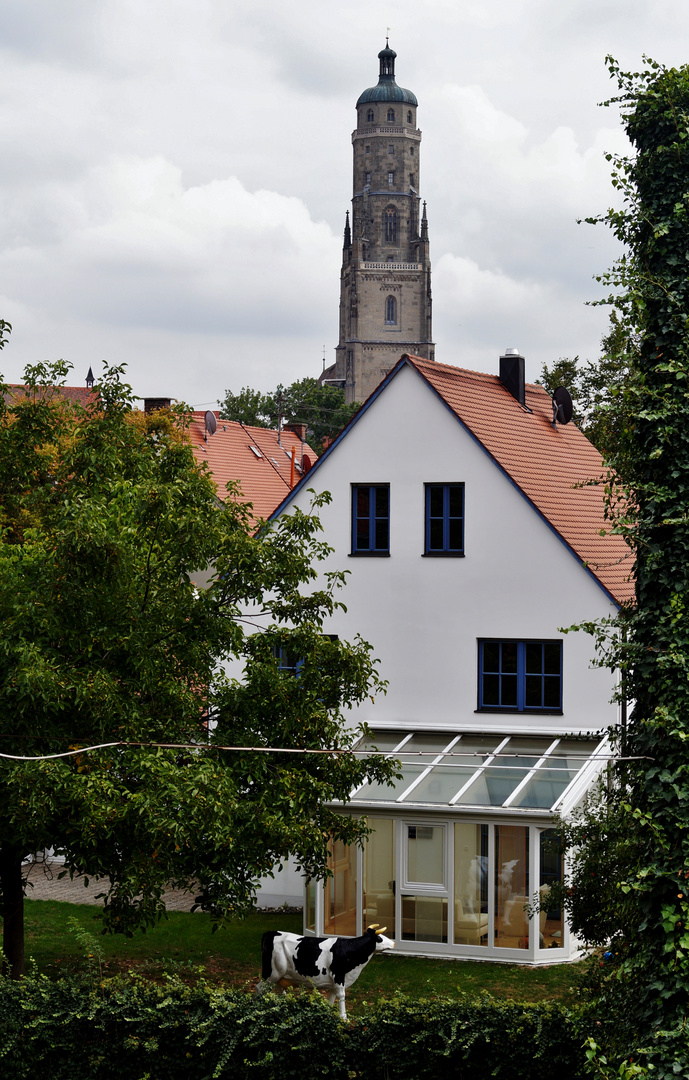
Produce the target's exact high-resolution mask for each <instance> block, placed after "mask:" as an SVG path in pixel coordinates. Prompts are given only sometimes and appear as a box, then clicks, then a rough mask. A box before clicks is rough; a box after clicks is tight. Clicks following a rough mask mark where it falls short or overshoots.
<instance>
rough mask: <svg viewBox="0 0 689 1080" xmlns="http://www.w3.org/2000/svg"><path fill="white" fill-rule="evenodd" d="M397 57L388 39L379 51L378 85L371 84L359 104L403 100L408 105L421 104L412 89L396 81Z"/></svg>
mask: <svg viewBox="0 0 689 1080" xmlns="http://www.w3.org/2000/svg"><path fill="white" fill-rule="evenodd" d="M396 58H397V53H396V52H395V50H394V49H391V48H390V46H389V44H388V42H387V41H386V42H385V48H384V49H381V51H380V52H379V53H378V59H379V60H380V73H379V75H378V85H377V86H369V88H368V90H364V92H363V94H361V96H360V97H359V100H358V101H357V106H359V105H366V104H367V103H368V102H369V101H401V102H404V103H405V104H406V105H418V104H419V103H418V101H417V100H416V95H415V94H412V92H411V90H405V89H404V87H403V86H398V85H397V83H396V82H395V60H396Z"/></svg>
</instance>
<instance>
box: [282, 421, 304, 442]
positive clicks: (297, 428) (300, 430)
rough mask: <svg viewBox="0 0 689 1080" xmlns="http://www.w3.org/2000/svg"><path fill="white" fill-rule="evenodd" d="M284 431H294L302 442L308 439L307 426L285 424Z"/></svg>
mask: <svg viewBox="0 0 689 1080" xmlns="http://www.w3.org/2000/svg"><path fill="white" fill-rule="evenodd" d="M283 430H284V431H293V432H294V434H295V435H296V436H297V438H298V439H299V440H301V442H304V439H305V438H306V424H285V425H284V429H283Z"/></svg>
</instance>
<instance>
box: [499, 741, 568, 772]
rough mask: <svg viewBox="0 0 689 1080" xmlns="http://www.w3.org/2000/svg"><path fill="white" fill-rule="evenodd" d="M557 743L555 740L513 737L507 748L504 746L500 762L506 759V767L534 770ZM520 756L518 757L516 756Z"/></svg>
mask: <svg viewBox="0 0 689 1080" xmlns="http://www.w3.org/2000/svg"><path fill="white" fill-rule="evenodd" d="M554 742H555V739H554V738H541V739H531V738H526V737H524V736H521V735H513V736H512V738H511V739H510V741H509V742H508V743H507V745H506V746H503V748H502V750H501V751H500V753H499V755H498V760H499V761H500V759H501V758H503V757H504V758H505V761H504V764H505V765H514V766H516V767H517V768H520V769H521V768H533V767H534V765H535V764H536V762H537V761H538V759H539V758H542V757H543V755H544V754H545V752H546V750H547V749H548V747H549V746H552V745H553V743H554ZM515 755H518V756H515Z"/></svg>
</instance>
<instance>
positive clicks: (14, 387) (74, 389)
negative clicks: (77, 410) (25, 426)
mask: <svg viewBox="0 0 689 1080" xmlns="http://www.w3.org/2000/svg"><path fill="white" fill-rule="evenodd" d="M37 389H38V390H39V391H41V392H47V391H48V390H50V392H51V394H59V395H60V397H63V398H66V399H67V400H68V401H75V402H78V403H79V404H80V405H83V406H84V407H86V406H87V405H88V404H89V402H91V401H94V400H95V397H96V395H95V393H94V391H93V390H89V389H88V387H86V386H50V387H46V386H39V387H38V388H37ZM26 393H27V388H26V386H25V385H24V383H7V385H6V386H5V401H9V400H10V398H13V399H16V398H21V397H24V395H25V394H26Z"/></svg>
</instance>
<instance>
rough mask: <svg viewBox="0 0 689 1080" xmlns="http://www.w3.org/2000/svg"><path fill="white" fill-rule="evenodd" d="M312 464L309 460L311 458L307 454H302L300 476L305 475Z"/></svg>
mask: <svg viewBox="0 0 689 1080" xmlns="http://www.w3.org/2000/svg"><path fill="white" fill-rule="evenodd" d="M312 464H313V462H312V461H311V458H310V457H309V455H308V454H304V457H303V459H302V463H301V470H302V476H305V475H306V473H307V472H308V471H309V469H310V468H311V466H312Z"/></svg>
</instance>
